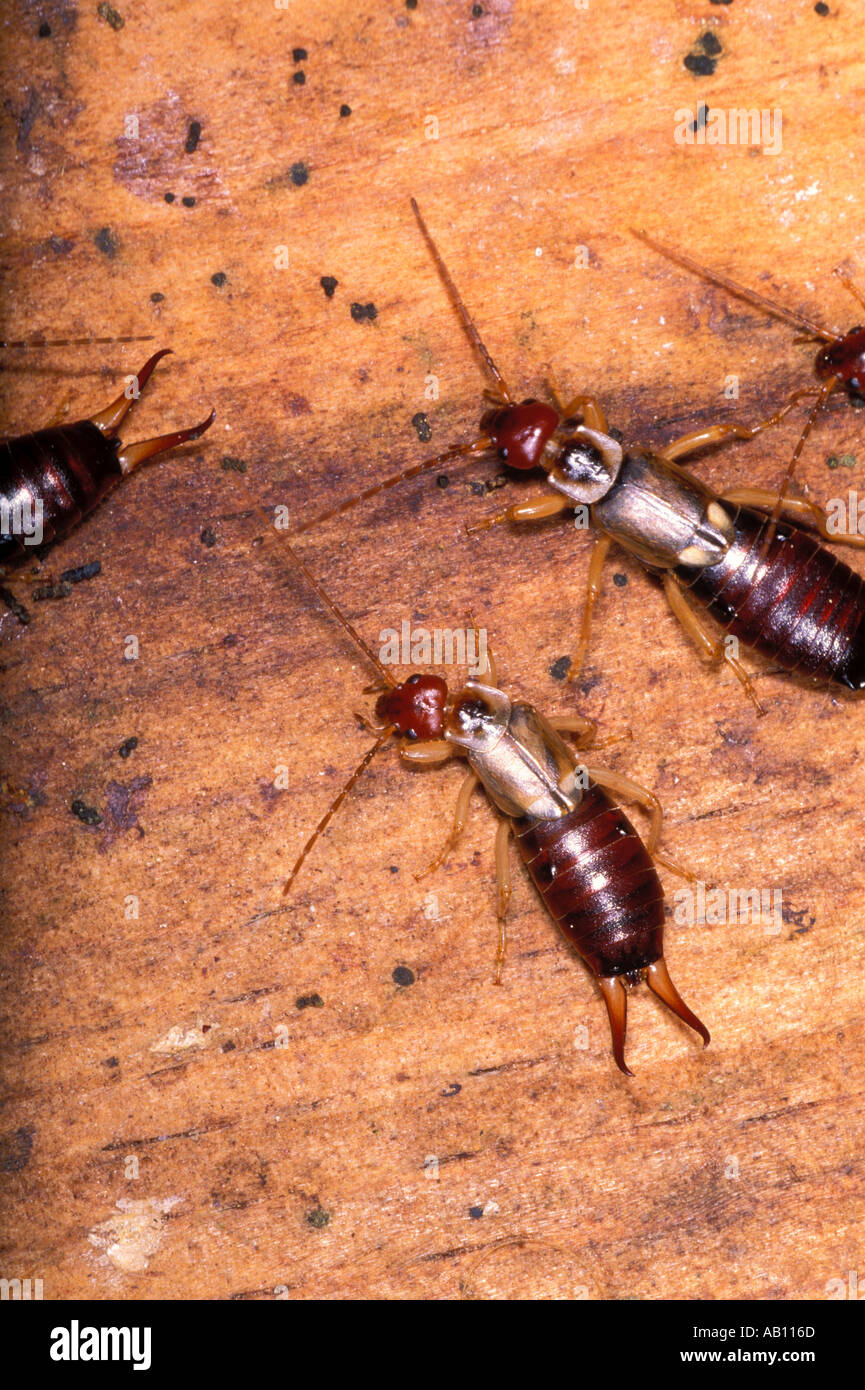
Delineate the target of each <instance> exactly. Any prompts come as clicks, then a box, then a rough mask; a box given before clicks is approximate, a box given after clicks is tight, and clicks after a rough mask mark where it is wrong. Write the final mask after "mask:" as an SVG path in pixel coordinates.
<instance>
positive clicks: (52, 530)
mask: <svg viewBox="0 0 865 1390" xmlns="http://www.w3.org/2000/svg"><path fill="white" fill-rule="evenodd" d="M171 351H172V349H171V348H161V349H160V351H159V352H155V353H154V354H153V356H152V357H150V358H148V360H147V361H146V362H145V364H144V366H143V367H142V368H141V370H140V371H139V372H138V374H137V376H136V377H134V378H133V381H132V382H131V383H130V384H129V385H128V386H127V387H126V388H125V389H124V391H123V392H122V393H121V394H120V395H119V396H118V397H117V399H116V400H115V401H112V403H111V404H110V405H109V406H106V408H105V409H104V410H101V411H99V412H98V413H97V414H96V415H92V416H91V417H90V418H89V419H86V420H77V421H75V422H74V423H73V424H71V425H54V426H51V427H50V428H48V429H43V430H36V431H35V432H34V433H32V434H22V435H19V436H18V437H17V438H14V439H6V440H4V441H3V442H2V443H0V513H2V525H3V529H2V531H0V564H3V565H6V564H7V563H8V562H9V561H13V562H15V561H20V560H21V559H22V558H23V557H24V556H25V555H27V553H28V550H29V549H30V547H28V546H27V545H26V543H25V538H24V536H23V535H22V534H21V532H20V528H19V530H18V532H17V533H16V530H15V529H14V528H12V529H7V528H10V527H11V525H12V522H11V519H14V518H16V517H21V516H22V515H23V513H24V512H25V511H26V512H27V514H28V516H31V517H32V516H38V517H39V519H40V526H41V539H40V544H41V545H45V544H50V543H51V542H52V541H55V540H57V539H59V538H60V537H62V536H65V535H66V534H67V533H68V532H69V531H71V530H72V528H73V527H74V526H76V525H77V524H78V522H79V521H80V520H81V519H82V517H84V516H86V515H87V514H88V513H89V512H91V511H92V510H93V509H94V507H95V506H96V505H97V504H98V503H99V502H101V500H102V498H103V497H105V496H106V494H107V493H108V492H110V491H111V489H112V488H113V487H115V486H116V485H117V483H119V482H120V480H121V478H124V477H126V476H128V474H130V473H132V472H133V471H134V470H135V469H136V468H138V467H139V465H140V464H142V463H144V461H145V460H146V459H149V458H153V457H154V455H155V454H161V453H164V452H165V451H166V450H167V449H174V448H176V447H177V446H178V445H179V444H185V443H187V442H188V441H189V440H192V439H198V438H200V436H201V435H202V434H204V431H205V430H207V429H209V428H210V426H211V425H212V424H213V421H214V418H215V413H214V412H213V411H211V413H210V415H209V416H208V417H207V419H206V420H202V421H201V423H200V424H198V425H195V426H193V427H192V428H191V429H184V430H175V431H173V432H172V433H171V434H163V435H159V436H157V437H155V438H153V439H145V440H142V441H140V442H139V443H137V444H122V443H121V441H120V440H119V439H118V437H117V431H118V430H119V429H120V426H121V424H122V423H123V421H124V419H125V417H126V415H127V414H128V412H129V411H130V409H131V408H132V406H133V404H134V402H135V401H136V400H137V399H138V396H139V395H140V393H141V391H142V390H143V389H144V387H145V385H146V384H147V381H148V380H149V378H150V376H151V373H152V372H153V369H154V367H155V366H156V364H157V362H159V361H160V360H161V359H162V358H163V357H165V356H167V355H168V354H169V353H170V352H171ZM0 595H2V597H3V598H4V599H5V601H6V602H7V604H8V606H10V607H11V608H12V610H13V612H15V613H16V615H17V616H18V618H19V620H20V621H21V622H26V621H27V614H26V611H25V610H24V609H23V608H22V607H21V605H20V604H18V603H17V601H13V602H12V603H9V598H10V596H9V595H8V593H6V591H5V590H0Z"/></svg>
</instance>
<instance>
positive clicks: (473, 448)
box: [294, 435, 492, 536]
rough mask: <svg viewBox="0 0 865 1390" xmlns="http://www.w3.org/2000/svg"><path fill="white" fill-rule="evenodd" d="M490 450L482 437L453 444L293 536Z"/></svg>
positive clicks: (307, 523)
mask: <svg viewBox="0 0 865 1390" xmlns="http://www.w3.org/2000/svg"><path fill="white" fill-rule="evenodd" d="M491 448H492V440H491V439H487V437H486V435H482V436H481V438H480V439H476V440H475V441H474V443H473V444H455V445H454V446H453V448H451V449H445V451H444V453H443V454H436V456H435V458H431V459H425V460H424V462H423V463H415V464H412V466H411V468H405V469H403V471H402V473H394V475H393V477H391V478H385V480H384V482H381V483H374V484H373V485H372V487H368V488H364V490H363V492H358V493H356V494H355V496H354V497H347V498H346V500H345V501H344V502H340V503H338V505H337V506H335V507H331V508H330V510H329V511H326V512H322V513H321V514H320V515H319V516H316V517H313V518H312V520H311V521H302V522H301V524H300V525H299V526H295V527H294V535H295V536H302V535H303V533H304V531H311V530H312V529H313V528H314V527H316V526H319V525H320V524H321V523H322V522H325V521H330V520H331V518H332V517H335V516H340V515H341V514H342V513H343V512H348V511H351V509H352V507H356V506H357V504H358V503H359V502H366V501H368V500H369V498H370V497H377V496H378V494H379V493H380V492H387V491H388V489H389V488H392V487H396V486H397V484H398V483H402V482H406V481H407V480H408V479H409V478H417V477H419V476H420V474H421V473H429V472H430V470H431V469H433V468H440V467H441V465H442V464H443V463H448V462H449V461H450V460H451V459H455V458H465V457H466V456H468V457H472V458H479V457H480V455H481V454H484V453H486V451H487V449H491Z"/></svg>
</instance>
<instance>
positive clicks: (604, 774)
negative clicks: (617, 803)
mask: <svg viewBox="0 0 865 1390" xmlns="http://www.w3.org/2000/svg"><path fill="white" fill-rule="evenodd" d="M586 772H587V773H588V774H589V776H590V777H591V778H592V780H593V781H595V782H598V783H600V785H601V786H602V787H606V788H607V790H608V791H611V792H616V794H617V795H618V796H621V797H624V798H625V800H626V801H636V802H638V803H639V804H640V805H641V806H645V808H646V810H647V811H648V812H649V814H650V816H651V818H652V819H651V826H650V829H649V837H648V839H647V840H646V849H647V850H648V851H649V853H650V855H651V856H652V858H653V859H654V861H655V863H656V864H661V865H663V867H664V868H665V869H669V870H670V871H671V873H674V874H678V875H679V877H680V878H685V879H687V880H688V882H689V883H696V882H697V881H698V880H697V875H696V874H692V873H690V872H689V871H688V870H687V869H683V868H682V867H681V865H679V864H677V863H676V862H675V860H673V859H668V858H667V856H666V855H664V854H659V853H658V845H659V844H660V841H661V830H662V829H663V824H664V812H663V808H662V806H661V803H660V801H659V800H658V798H657V797H656V796H655V793H654V792H650V791H649V790H648V789H647V788H646V787H641V786H640V784H639V783H638V782H632V781H631V779H630V777H624V776H622V774H621V773H620V772H610V771H608V769H607V768H596V767H587V768H586Z"/></svg>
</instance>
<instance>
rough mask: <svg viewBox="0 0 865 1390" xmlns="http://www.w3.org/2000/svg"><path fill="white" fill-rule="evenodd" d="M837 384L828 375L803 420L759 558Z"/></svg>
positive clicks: (835, 378) (834, 377) (766, 551)
mask: <svg viewBox="0 0 865 1390" xmlns="http://www.w3.org/2000/svg"><path fill="white" fill-rule="evenodd" d="M838 385H839V382H838V378H837V377H836V376H833V377H830V378H829V380H828V381H827V382H826V385H825V386H823V387H822V388H821V390H820V393H819V395H818V396H817V399H816V401H815V402H814V404H813V405H812V407H811V409H810V411H809V413H808V419H807V420H806V421H805V425H804V427H803V430H802V433H801V434H800V435H799V441H798V443H797V445H796V448H795V449H794V450H793V457H792V458H791V460H790V462H789V463H788V464H787V468H786V471H785V473H784V477H783V478H782V480H781V486H780V488H779V489H778V500H777V502H776V503H775V505H774V507H773V508H772V513H771V515H770V517H769V529H768V530H767V532H766V536H765V539H764V541H763V545H762V548H761V552H760V554H761V559H765V558H766V556H767V554H768V553H769V547H770V546H771V544H772V541H773V540H774V539H775V528H776V527H777V525H778V522H779V520H780V517H781V512H782V510H783V507H784V499H785V498H786V496H787V490H788V488H789V486H790V482H791V480H792V478H793V474H794V472H795V470H796V464H797V463H798V462H799V459H800V457H801V454H802V450H803V449H804V447H805V440H806V439H807V438H808V436H809V434H810V433H811V431H812V429H813V428H814V425H815V424H816V422H817V416H818V415H819V414H820V412H821V410H823V409H824V408H825V406H826V402H827V401H828V399H829V397H830V396H831V394H832V392H833V391H834V390H835V388H836V386H838Z"/></svg>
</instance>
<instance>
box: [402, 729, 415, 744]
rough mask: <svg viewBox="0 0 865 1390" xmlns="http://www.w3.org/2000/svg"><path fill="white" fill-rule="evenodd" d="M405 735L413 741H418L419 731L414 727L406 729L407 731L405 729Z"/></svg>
mask: <svg viewBox="0 0 865 1390" xmlns="http://www.w3.org/2000/svg"><path fill="white" fill-rule="evenodd" d="M405 737H406V738H407V739H408V740H409V741H410V742H411V743H417V740H418V736H417V732H416V731H415V730H414V729H406V731H405Z"/></svg>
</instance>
